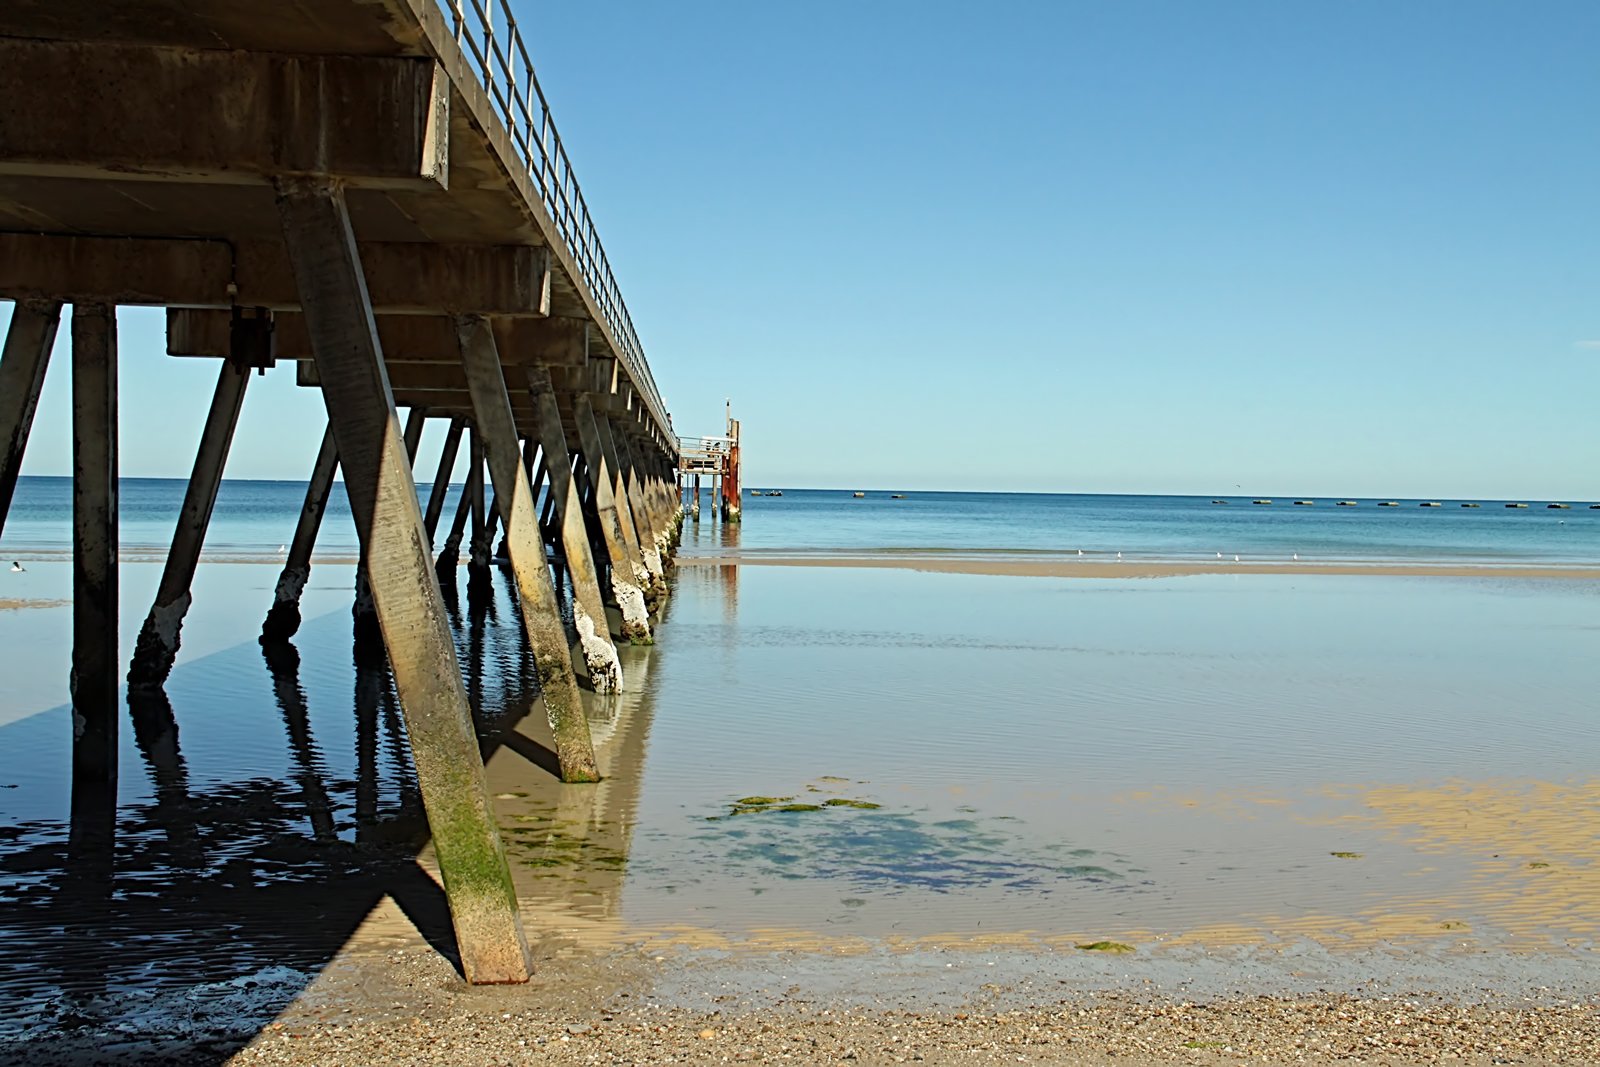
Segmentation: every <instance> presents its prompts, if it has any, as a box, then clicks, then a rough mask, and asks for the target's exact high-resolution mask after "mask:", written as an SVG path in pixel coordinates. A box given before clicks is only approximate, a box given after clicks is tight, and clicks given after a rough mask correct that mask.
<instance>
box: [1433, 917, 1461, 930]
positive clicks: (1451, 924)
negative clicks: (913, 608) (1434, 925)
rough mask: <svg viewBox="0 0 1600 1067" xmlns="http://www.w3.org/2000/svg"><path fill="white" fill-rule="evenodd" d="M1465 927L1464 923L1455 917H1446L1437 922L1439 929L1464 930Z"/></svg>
mask: <svg viewBox="0 0 1600 1067" xmlns="http://www.w3.org/2000/svg"><path fill="white" fill-rule="evenodd" d="M1466 928H1467V924H1466V923H1464V922H1458V921H1456V920H1455V919H1446V920H1445V921H1444V922H1442V923H1440V924H1439V929H1441V930H1465V929H1466Z"/></svg>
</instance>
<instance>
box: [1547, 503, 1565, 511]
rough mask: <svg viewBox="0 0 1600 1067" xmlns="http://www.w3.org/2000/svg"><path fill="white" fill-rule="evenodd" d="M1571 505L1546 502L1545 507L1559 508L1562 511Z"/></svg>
mask: <svg viewBox="0 0 1600 1067" xmlns="http://www.w3.org/2000/svg"><path fill="white" fill-rule="evenodd" d="M1571 506H1572V505H1571V504H1546V505H1545V507H1547V508H1560V509H1561V510H1562V511H1566V510H1567V509H1568V508H1570V507H1571Z"/></svg>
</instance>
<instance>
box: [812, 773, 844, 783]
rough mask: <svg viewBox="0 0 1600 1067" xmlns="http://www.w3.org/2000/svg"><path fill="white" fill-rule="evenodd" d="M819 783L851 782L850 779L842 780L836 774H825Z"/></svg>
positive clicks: (819, 779)
mask: <svg viewBox="0 0 1600 1067" xmlns="http://www.w3.org/2000/svg"><path fill="white" fill-rule="evenodd" d="M817 781H819V782H848V781H850V779H848V778H840V777H839V776H838V775H836V774H824V775H823V776H822V777H821V778H818V779H817Z"/></svg>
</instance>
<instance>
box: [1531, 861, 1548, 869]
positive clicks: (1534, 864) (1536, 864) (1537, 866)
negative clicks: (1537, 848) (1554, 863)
mask: <svg viewBox="0 0 1600 1067" xmlns="http://www.w3.org/2000/svg"><path fill="white" fill-rule="evenodd" d="M1548 866H1550V865H1549V864H1548V863H1546V862H1545V861H1544V860H1533V861H1532V862H1530V863H1529V864H1528V870H1530V871H1542V870H1544V869H1545V868H1546V867H1548Z"/></svg>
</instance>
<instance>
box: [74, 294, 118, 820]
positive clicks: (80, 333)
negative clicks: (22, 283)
mask: <svg viewBox="0 0 1600 1067" xmlns="http://www.w3.org/2000/svg"><path fill="white" fill-rule="evenodd" d="M72 541H73V543H72V571H73V574H72V578H73V582H72V679H71V691H72V833H73V834H74V835H76V836H78V837H79V838H80V841H81V842H82V843H83V844H84V845H85V846H86V847H90V848H93V847H95V846H96V845H97V844H98V843H101V842H103V844H104V847H105V848H107V849H109V848H110V846H111V839H112V833H113V831H114V829H115V825H116V811H117V720H118V718H119V717H120V713H121V710H122V709H121V702H120V701H119V700H118V699H117V681H118V675H119V673H120V672H119V671H118V669H117V309H116V308H115V307H112V306H109V305H106V304H89V303H84V304H74V305H73V308H72Z"/></svg>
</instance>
